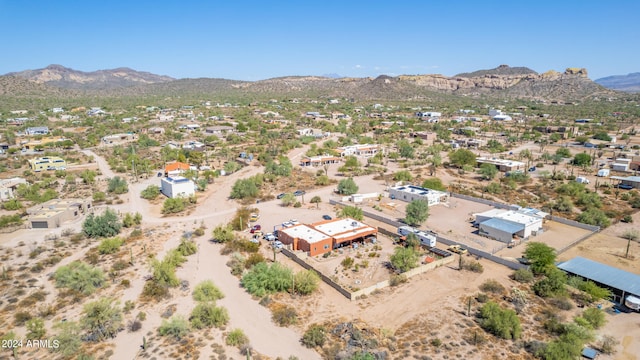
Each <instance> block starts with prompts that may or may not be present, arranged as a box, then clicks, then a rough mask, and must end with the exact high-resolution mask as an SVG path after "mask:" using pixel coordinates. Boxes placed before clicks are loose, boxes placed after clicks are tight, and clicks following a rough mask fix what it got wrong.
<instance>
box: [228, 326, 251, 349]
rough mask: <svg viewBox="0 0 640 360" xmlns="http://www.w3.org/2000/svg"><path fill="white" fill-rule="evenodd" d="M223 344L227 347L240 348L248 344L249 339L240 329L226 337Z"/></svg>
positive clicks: (234, 330)
mask: <svg viewBox="0 0 640 360" xmlns="http://www.w3.org/2000/svg"><path fill="white" fill-rule="evenodd" d="M225 342H226V343H227V345H229V346H236V347H241V346H243V345H246V344H248V343H249V338H248V337H247V335H245V333H244V331H242V329H233V330H231V332H229V334H228V335H227V339H226V340H225Z"/></svg>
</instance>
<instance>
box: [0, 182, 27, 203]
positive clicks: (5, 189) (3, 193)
mask: <svg viewBox="0 0 640 360" xmlns="http://www.w3.org/2000/svg"><path fill="white" fill-rule="evenodd" d="M20 184H27V180H25V179H23V178H21V177H14V178H10V179H0V200H1V201H6V200H11V199H13V198H14V195H13V192H14V191H15V190H16V189H17V188H18V185H20Z"/></svg>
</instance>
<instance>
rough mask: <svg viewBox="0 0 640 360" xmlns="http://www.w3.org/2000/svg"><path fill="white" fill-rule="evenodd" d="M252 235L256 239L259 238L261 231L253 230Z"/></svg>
mask: <svg viewBox="0 0 640 360" xmlns="http://www.w3.org/2000/svg"><path fill="white" fill-rule="evenodd" d="M253 237H254V238H256V239H260V238H261V237H262V231H260V230H256V231H254V232H253Z"/></svg>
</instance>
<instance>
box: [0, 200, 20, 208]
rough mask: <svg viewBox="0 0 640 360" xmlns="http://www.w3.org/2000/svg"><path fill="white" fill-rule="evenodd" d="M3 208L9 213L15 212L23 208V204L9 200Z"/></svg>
mask: <svg viewBox="0 0 640 360" xmlns="http://www.w3.org/2000/svg"><path fill="white" fill-rule="evenodd" d="M2 208H3V209H5V210H8V211H15V210H18V209H20V208H22V204H21V203H20V201H18V199H11V200H7V201H5V202H3V203H2Z"/></svg>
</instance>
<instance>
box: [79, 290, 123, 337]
mask: <svg viewBox="0 0 640 360" xmlns="http://www.w3.org/2000/svg"><path fill="white" fill-rule="evenodd" d="M80 323H81V324H82V328H83V329H84V330H85V331H87V333H88V334H87V337H86V338H87V339H88V340H89V341H103V340H106V339H109V338H114V337H115V336H116V335H117V334H118V332H119V331H120V330H122V329H123V328H124V327H123V323H122V310H121V309H120V308H119V307H118V304H117V302H116V303H114V302H113V301H112V299H109V298H100V299H99V300H96V301H92V302H90V303H88V304H86V305H85V306H84V311H83V317H82V318H81V319H80Z"/></svg>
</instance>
